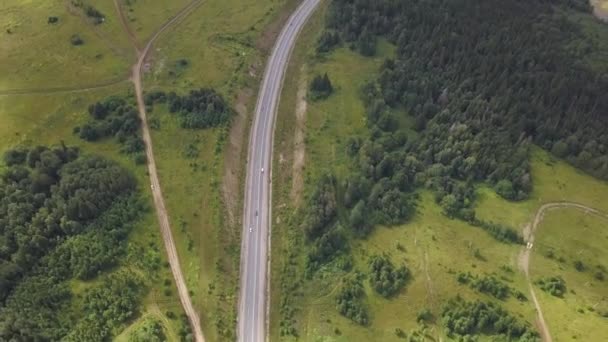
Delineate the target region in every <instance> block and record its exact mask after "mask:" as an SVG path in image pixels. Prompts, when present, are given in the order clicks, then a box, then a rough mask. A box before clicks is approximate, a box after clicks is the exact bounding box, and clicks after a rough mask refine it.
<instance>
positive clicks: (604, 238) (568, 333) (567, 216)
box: [530, 208, 608, 341]
mask: <svg viewBox="0 0 608 342" xmlns="http://www.w3.org/2000/svg"><path fill="white" fill-rule="evenodd" d="M606 228H608V216H607V217H605V218H599V217H596V216H594V215H592V214H587V213H585V212H584V211H581V210H578V209H572V208H564V209H559V210H554V211H549V212H547V213H546V214H545V218H544V220H543V222H542V224H541V225H540V226H539V228H538V231H537V233H536V238H535V241H536V242H535V244H534V245H535V249H534V254H533V256H532V259H531V267H530V272H531V274H532V278H533V280H534V281H535V280H537V279H539V278H546V277H551V276H556V275H559V276H561V277H562V278H563V279H564V281H565V282H566V287H567V293H566V294H565V295H564V296H563V298H558V297H554V296H551V295H550V294H548V293H545V292H543V291H542V290H540V289H537V290H536V291H537V293H538V295H539V300H540V302H541V305H542V307H543V312H544V314H545V319H546V320H547V324H548V325H549V329H550V331H551V334H552V337H553V339H554V340H555V341H567V340H574V339H577V340H581V341H601V340H602V339H603V338H604V337H605V336H608V325H606V318H605V317H602V316H601V315H602V314H608V285H607V282H608V279H603V280H600V279H597V278H596V277H595V275H596V274H597V273H598V272H600V273H602V274H604V277H605V278H608V277H606V273H607V272H606V268H607V267H608V262H607V260H608V252H607V250H606V245H607V244H608V230H607V229H606ZM549 253H552V254H553V257H551V258H550V257H549V256H550V254H549ZM576 261H580V262H582V263H583V265H584V269H583V270H582V271H577V270H576V269H575V267H574V262H576Z"/></svg>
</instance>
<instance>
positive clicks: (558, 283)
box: [536, 276, 567, 297]
mask: <svg viewBox="0 0 608 342" xmlns="http://www.w3.org/2000/svg"><path fill="white" fill-rule="evenodd" d="M536 283H537V284H538V286H539V287H540V288H541V290H543V291H545V292H548V293H549V294H551V295H552V296H555V297H563V296H564V294H566V292H567V289H566V282H565V281H564V279H563V278H562V277H560V276H556V277H549V278H545V279H540V280H538V281H537V282H536Z"/></svg>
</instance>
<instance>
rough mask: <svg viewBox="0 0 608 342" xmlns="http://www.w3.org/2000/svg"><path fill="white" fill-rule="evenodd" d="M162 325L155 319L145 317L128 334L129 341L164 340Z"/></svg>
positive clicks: (152, 341)
mask: <svg viewBox="0 0 608 342" xmlns="http://www.w3.org/2000/svg"><path fill="white" fill-rule="evenodd" d="M165 341H167V338H166V337H165V333H164V332H163V326H162V324H161V323H160V321H158V320H157V319H152V318H149V319H146V320H145V321H144V322H143V323H142V324H141V325H140V326H139V327H138V328H137V330H135V331H133V332H132V333H131V334H130V335H129V342H165Z"/></svg>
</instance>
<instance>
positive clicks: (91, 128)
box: [74, 96, 145, 161]
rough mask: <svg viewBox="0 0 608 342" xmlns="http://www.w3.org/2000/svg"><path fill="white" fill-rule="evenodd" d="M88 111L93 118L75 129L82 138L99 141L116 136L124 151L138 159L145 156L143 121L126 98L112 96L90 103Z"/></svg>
mask: <svg viewBox="0 0 608 342" xmlns="http://www.w3.org/2000/svg"><path fill="white" fill-rule="evenodd" d="M88 112H89V115H90V116H91V118H92V119H91V120H89V122H87V123H85V124H84V125H82V126H81V127H76V128H75V129H74V133H76V134H78V136H79V137H80V138H81V139H84V140H87V141H97V140H101V139H104V138H108V137H116V138H117V139H118V141H119V142H120V143H121V145H122V148H121V152H122V153H126V154H130V155H133V156H134V157H135V158H136V160H137V159H138V156H144V158H145V155H144V153H143V151H144V149H145V144H144V141H143V140H142V138H141V136H140V132H139V131H140V125H141V121H140V119H139V115H138V113H137V109H136V108H135V107H134V106H133V105H132V104H131V103H128V102H127V101H126V100H125V99H124V98H121V97H116V96H111V97H108V98H106V99H104V100H102V101H100V102H96V103H94V104H92V105H90V106H89V108H88ZM144 161H145V159H144Z"/></svg>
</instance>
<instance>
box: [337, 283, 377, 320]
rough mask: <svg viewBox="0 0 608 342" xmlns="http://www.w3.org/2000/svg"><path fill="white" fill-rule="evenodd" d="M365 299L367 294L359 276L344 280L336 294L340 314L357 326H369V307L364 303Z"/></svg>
mask: <svg viewBox="0 0 608 342" xmlns="http://www.w3.org/2000/svg"><path fill="white" fill-rule="evenodd" d="M364 297H365V292H364V290H363V285H362V284H361V279H360V277H359V276H358V275H349V276H346V277H344V278H342V281H341V283H340V287H339V289H338V293H337V294H336V304H337V307H338V312H340V314H341V315H342V316H344V317H347V318H350V319H351V320H352V321H353V322H355V323H357V324H360V325H367V324H368V323H369V314H368V312H367V306H366V305H365V304H364V302H363V299H364Z"/></svg>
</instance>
